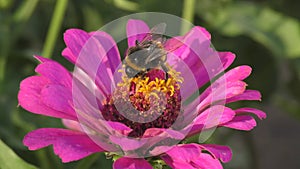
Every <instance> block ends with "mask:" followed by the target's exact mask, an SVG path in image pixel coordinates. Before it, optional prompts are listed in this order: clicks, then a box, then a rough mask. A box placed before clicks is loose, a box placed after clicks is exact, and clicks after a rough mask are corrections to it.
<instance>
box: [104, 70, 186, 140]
mask: <svg viewBox="0 0 300 169" xmlns="http://www.w3.org/2000/svg"><path fill="white" fill-rule="evenodd" d="M121 72H122V71H121ZM122 73H123V76H122V81H121V82H120V83H118V84H117V88H116V90H115V92H114V93H113V95H112V96H110V97H109V98H107V100H106V103H105V106H104V108H103V110H102V115H103V117H104V119H105V120H108V121H117V122H121V123H123V124H125V125H127V126H128V127H130V128H131V129H132V132H130V133H129V136H130V137H141V136H142V135H143V134H144V132H145V131H146V130H147V129H148V128H169V127H171V126H172V124H173V123H174V122H175V121H176V119H177V117H178V115H179V113H180V107H181V96H180V83H182V81H183V79H182V78H181V77H180V74H179V73H178V72H176V71H175V70H173V69H171V68H170V71H169V72H168V78H167V79H166V78H165V77H166V75H165V72H164V71H162V70H159V69H151V70H149V71H147V72H146V73H144V74H143V75H138V76H136V77H133V78H128V77H127V76H126V75H125V74H124V72H122Z"/></svg>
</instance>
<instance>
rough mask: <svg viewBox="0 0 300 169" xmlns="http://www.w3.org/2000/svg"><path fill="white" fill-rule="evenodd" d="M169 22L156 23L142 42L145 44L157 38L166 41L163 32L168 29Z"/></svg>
mask: <svg viewBox="0 0 300 169" xmlns="http://www.w3.org/2000/svg"><path fill="white" fill-rule="evenodd" d="M166 27H167V24H166V23H160V24H157V25H155V26H154V27H153V28H152V29H151V30H150V32H149V33H148V34H147V35H146V36H145V38H144V39H143V40H142V41H141V42H140V44H144V43H146V42H147V41H150V40H155V41H160V42H163V41H164V37H163V34H164V33H165V31H166Z"/></svg>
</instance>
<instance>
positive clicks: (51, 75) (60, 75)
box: [35, 61, 72, 89]
mask: <svg viewBox="0 0 300 169" xmlns="http://www.w3.org/2000/svg"><path fill="white" fill-rule="evenodd" d="M35 71H36V72H37V73H39V74H41V75H42V76H45V77H46V78H47V79H49V82H50V83H53V84H60V85H63V86H65V87H67V88H69V89H71V88H72V76H71V74H70V72H69V71H68V70H66V69H65V68H64V67H63V66H61V65H60V64H59V63H57V62H55V61H52V62H44V63H41V64H39V65H38V66H37V67H36V69H35Z"/></svg>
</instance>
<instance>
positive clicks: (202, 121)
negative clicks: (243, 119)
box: [187, 105, 235, 136]
mask: <svg viewBox="0 0 300 169" xmlns="http://www.w3.org/2000/svg"><path fill="white" fill-rule="evenodd" d="M234 116H235V112H234V111H233V110H232V109H230V108H228V107H224V106H222V105H215V106H213V107H210V108H208V109H206V110H205V111H204V112H202V113H201V114H200V115H199V116H198V117H196V118H195V120H194V121H193V122H192V124H190V125H189V126H188V127H187V128H192V129H191V130H190V131H189V136H191V135H194V134H196V133H198V132H201V131H202V130H204V129H209V128H212V127H217V126H218V125H220V124H223V123H227V122H229V121H231V120H232V119H233V118H234Z"/></svg>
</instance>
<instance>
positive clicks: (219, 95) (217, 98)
mask: <svg viewBox="0 0 300 169" xmlns="http://www.w3.org/2000/svg"><path fill="white" fill-rule="evenodd" d="M246 86H247V84H246V83H245V82H243V81H226V82H225V83H218V82H214V83H213V84H212V85H211V86H210V87H209V88H207V89H206V90H205V91H204V92H203V93H202V94H201V95H200V96H199V97H200V99H203V100H200V104H199V105H198V107H197V110H198V111H200V110H203V109H204V108H205V107H207V106H209V105H211V104H213V103H216V102H222V101H224V100H226V99H229V98H231V97H234V96H237V95H240V94H241V93H243V92H244V91H245V89H246ZM212 89H213V90H212ZM224 102H225V101H224Z"/></svg>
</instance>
